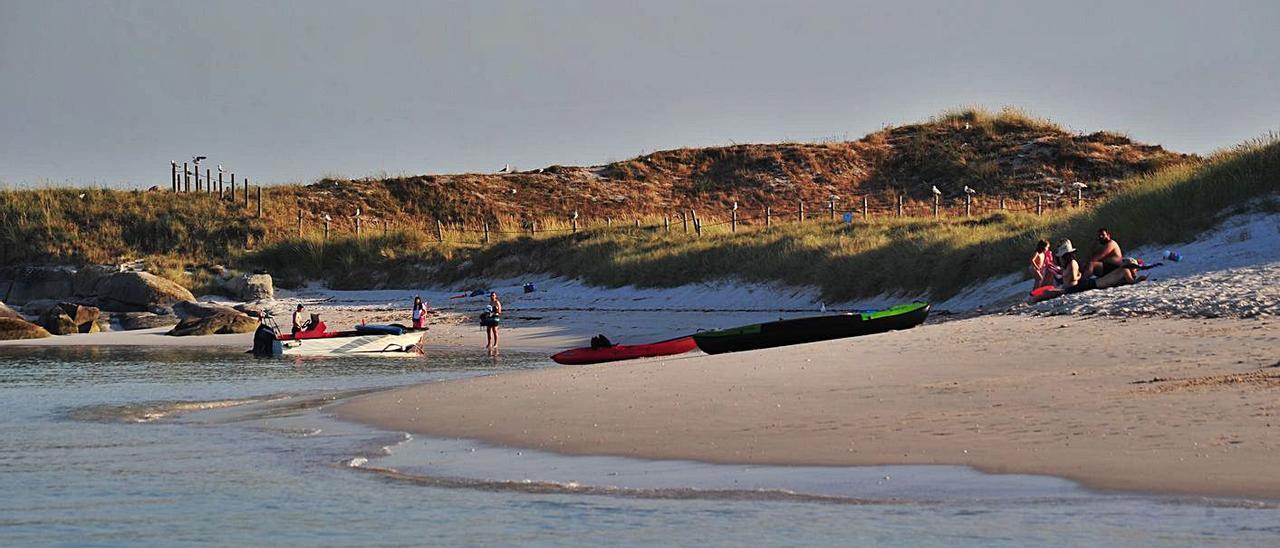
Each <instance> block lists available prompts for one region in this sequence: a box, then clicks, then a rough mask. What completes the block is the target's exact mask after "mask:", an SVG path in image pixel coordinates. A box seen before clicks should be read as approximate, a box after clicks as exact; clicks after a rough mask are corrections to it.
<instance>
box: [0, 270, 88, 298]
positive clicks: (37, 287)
mask: <svg viewBox="0 0 1280 548" xmlns="http://www.w3.org/2000/svg"><path fill="white" fill-rule="evenodd" d="M9 274H10V275H11V276H12V279H11V280H10V285H9V289H8V292H7V293H8V294H7V295H4V296H3V298H4V300H5V301H6V302H9V303H12V304H18V305H21V304H26V303H27V302H28V301H34V300H39V299H66V298H68V297H71V295H72V277H73V276H74V275H75V270H74V269H71V268H68V267H62V266H24V267H19V268H15V269H12V270H11V271H10V272H9Z"/></svg>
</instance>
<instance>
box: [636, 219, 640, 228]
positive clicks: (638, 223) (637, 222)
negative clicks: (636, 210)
mask: <svg viewBox="0 0 1280 548" xmlns="http://www.w3.org/2000/svg"><path fill="white" fill-rule="evenodd" d="M636 228H640V218H639V217H636Z"/></svg>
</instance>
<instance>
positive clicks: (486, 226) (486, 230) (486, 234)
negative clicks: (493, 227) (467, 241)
mask: <svg viewBox="0 0 1280 548" xmlns="http://www.w3.org/2000/svg"><path fill="white" fill-rule="evenodd" d="M484 243H486V244H487V243H489V221H485V222H484Z"/></svg>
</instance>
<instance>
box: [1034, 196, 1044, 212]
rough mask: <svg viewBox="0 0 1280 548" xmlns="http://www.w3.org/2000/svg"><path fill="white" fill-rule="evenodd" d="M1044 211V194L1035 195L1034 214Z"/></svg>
mask: <svg viewBox="0 0 1280 548" xmlns="http://www.w3.org/2000/svg"><path fill="white" fill-rule="evenodd" d="M1041 213H1044V196H1036V215H1040V214H1041Z"/></svg>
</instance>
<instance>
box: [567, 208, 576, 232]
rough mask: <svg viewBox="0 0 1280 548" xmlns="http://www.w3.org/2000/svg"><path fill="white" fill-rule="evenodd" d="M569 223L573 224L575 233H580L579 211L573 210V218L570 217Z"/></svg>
mask: <svg viewBox="0 0 1280 548" xmlns="http://www.w3.org/2000/svg"><path fill="white" fill-rule="evenodd" d="M569 221H570V222H571V223H572V224H573V233H574V234H577V233H578V210H576V209H575V210H573V216H571V217H569Z"/></svg>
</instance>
